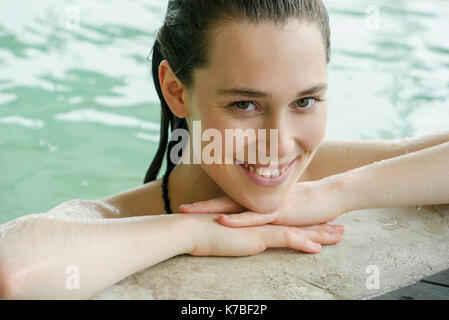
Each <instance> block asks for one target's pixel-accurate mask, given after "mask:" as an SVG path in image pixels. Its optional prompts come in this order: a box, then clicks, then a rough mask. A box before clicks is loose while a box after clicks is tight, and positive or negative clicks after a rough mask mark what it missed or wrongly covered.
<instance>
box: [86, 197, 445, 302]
mask: <svg viewBox="0 0 449 320" xmlns="http://www.w3.org/2000/svg"><path fill="white" fill-rule="evenodd" d="M333 223H339V224H343V225H344V226H345V230H346V231H345V234H344V236H343V239H342V241H341V242H340V243H339V244H337V245H334V246H325V247H323V249H322V251H321V252H320V253H319V254H315V255H311V254H304V253H300V252H297V251H294V250H292V249H281V248H275V249H267V250H266V251H264V252H263V253H260V254H258V255H255V256H250V257H192V256H188V255H182V256H177V257H174V258H172V259H169V260H167V261H164V262H162V263H159V264H158V265H155V266H153V267H151V268H148V269H146V270H142V271H140V272H138V273H136V274H134V275H132V276H130V277H128V278H126V279H124V280H123V281H121V282H119V283H117V284H116V285H114V286H113V287H111V288H108V289H106V290H104V291H102V292H101V293H99V294H97V295H96V296H95V297H93V299H364V298H370V297H374V296H378V295H380V294H382V293H384V292H388V291H391V290H394V289H397V288H400V287H403V286H406V285H408V284H410V283H414V282H416V281H418V280H420V279H421V278H424V277H426V276H429V275H432V274H435V273H437V272H439V271H441V270H444V269H447V268H448V267H449V205H440V206H423V207H421V208H418V209H417V208H415V207H403V208H387V209H369V210H359V211H353V212H350V213H346V214H345V215H343V216H342V217H339V218H338V219H337V220H335V222H333ZM373 265H374V266H376V267H377V268H378V271H379V289H376V288H371V289H370V288H367V285H366V281H367V278H368V277H370V276H373V273H372V269H371V270H370V269H368V271H369V273H367V272H366V271H367V268H368V267H369V266H373Z"/></svg>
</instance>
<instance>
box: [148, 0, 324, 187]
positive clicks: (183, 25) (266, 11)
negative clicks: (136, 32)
mask: <svg viewBox="0 0 449 320" xmlns="http://www.w3.org/2000/svg"><path fill="white" fill-rule="evenodd" d="M292 17H296V18H298V19H300V20H304V21H310V22H315V23H317V24H318V26H319V27H320V30H321V35H322V38H323V41H324V46H325V48H326V61H327V62H329V60H330V30H329V17H328V14H327V10H326V8H325V7H324V4H323V3H322V1H321V0H170V1H169V2H168V8H167V14H166V16H165V20H164V23H163V25H162V27H161V28H160V29H159V31H158V33H157V37H156V40H155V42H154V46H153V49H152V52H153V54H152V72H153V81H154V85H155V87H156V91H157V94H158V96H159V99H160V101H161V128H160V140H159V146H158V149H157V151H156V155H155V157H154V159H153V161H152V162H151V165H150V168H149V169H148V171H147V173H146V176H145V179H144V183H147V182H150V181H153V180H156V178H157V174H158V173H159V170H160V169H161V166H162V161H163V159H164V156H165V154H166V153H167V169H168V168H170V167H173V166H175V165H176V164H175V163H173V162H172V160H171V159H170V156H169V155H170V151H171V149H172V147H173V146H174V145H175V144H176V143H178V142H177V141H170V142H169V141H168V140H169V131H170V132H172V131H173V130H175V129H178V128H182V129H188V127H187V121H186V119H184V118H178V117H177V116H176V115H174V114H173V113H172V112H171V110H170V108H169V107H168V105H167V102H166V101H165V99H164V96H163V95H162V91H161V85H160V82H159V65H160V63H161V62H162V61H163V60H167V61H168V64H169V65H170V67H171V69H172V70H173V72H174V74H175V75H176V76H177V78H178V79H179V80H180V81H181V82H182V84H183V86H184V87H185V88H192V87H193V70H194V69H195V68H202V67H207V64H208V48H209V45H210V42H211V41H210V40H211V36H212V32H211V31H212V30H213V28H214V27H217V26H218V25H219V24H220V23H223V22H226V21H247V22H251V23H259V22H266V21H271V22H273V23H275V25H278V26H282V25H284V24H285V23H286V22H287V20H288V19H289V18H292ZM168 142H169V143H168ZM167 143H168V145H167Z"/></svg>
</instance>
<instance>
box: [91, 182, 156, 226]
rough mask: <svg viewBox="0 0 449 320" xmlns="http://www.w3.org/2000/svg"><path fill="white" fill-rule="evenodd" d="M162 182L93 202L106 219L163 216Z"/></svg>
mask: <svg viewBox="0 0 449 320" xmlns="http://www.w3.org/2000/svg"><path fill="white" fill-rule="evenodd" d="M161 184H162V180H161V179H158V180H155V181H151V182H148V183H146V184H143V185H140V186H137V187H134V188H132V189H129V190H125V191H122V192H119V193H116V194H114V195H111V196H108V197H105V198H103V199H98V200H95V202H96V203H98V204H99V205H100V206H102V207H103V208H104V209H105V211H106V214H105V215H106V216H107V217H108V218H126V217H135V216H144V215H154V214H163V213H165V210H164V201H163V199H162V187H161Z"/></svg>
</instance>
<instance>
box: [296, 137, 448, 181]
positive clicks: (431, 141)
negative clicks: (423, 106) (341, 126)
mask: <svg viewBox="0 0 449 320" xmlns="http://www.w3.org/2000/svg"><path fill="white" fill-rule="evenodd" d="M447 141H449V131H441V132H435V133H432V134H430V135H425V136H421V137H413V138H405V139H395V140H355V141H340V140H325V141H323V143H322V144H321V145H320V147H319V148H318V150H317V151H316V153H315V156H314V157H313V159H312V161H311V162H310V164H309V166H308V167H307V169H306V171H305V172H304V174H303V175H302V176H301V178H300V179H299V180H298V182H303V181H313V180H320V179H322V178H325V177H328V176H331V175H334V174H338V173H341V172H345V171H349V170H352V169H355V168H359V167H362V166H365V165H367V164H370V163H373V162H375V161H381V160H386V159H390V158H393V157H397V156H400V155H403V154H407V153H411V152H415V151H419V150H422V149H425V148H429V147H432V146H435V145H438V144H441V143H444V142H447Z"/></svg>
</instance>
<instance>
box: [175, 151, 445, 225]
mask: <svg viewBox="0 0 449 320" xmlns="http://www.w3.org/2000/svg"><path fill="white" fill-rule="evenodd" d="M445 203H449V142H445V143H441V144H438V145H436V146H433V147H429V148H425V149H422V150H420V151H416V152H412V153H408V154H404V155H401V156H398V157H394V158H391V159H387V160H382V161H380V162H375V163H373V164H369V165H365V166H363V167H360V168H357V169H353V170H350V171H346V172H343V173H340V174H336V175H332V176H329V177H326V178H324V179H321V180H317V181H306V182H301V183H297V184H296V185H295V188H294V190H293V192H292V194H291V195H290V197H289V199H288V201H287V202H286V203H285V205H284V206H283V207H282V208H281V209H280V210H278V211H276V212H273V213H265V214H260V213H257V212H250V211H245V209H244V208H242V207H241V206H240V205H239V204H238V203H236V202H235V201H234V200H232V199H230V198H228V197H221V198H215V199H212V200H208V201H201V202H198V203H196V204H195V205H190V206H181V208H180V209H181V212H183V213H197V212H198V213H199V212H204V213H207V212H213V213H229V212H235V213H237V214H223V215H222V216H220V217H219V222H220V223H222V224H223V225H226V226H230V227H246V226H254V225H263V224H266V223H271V224H281V225H296V226H304V225H313V224H318V223H323V222H327V221H332V220H334V219H336V218H337V217H338V216H340V215H341V214H343V213H345V212H348V211H353V210H358V209H366V208H383V207H395V206H412V205H426V204H445Z"/></svg>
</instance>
